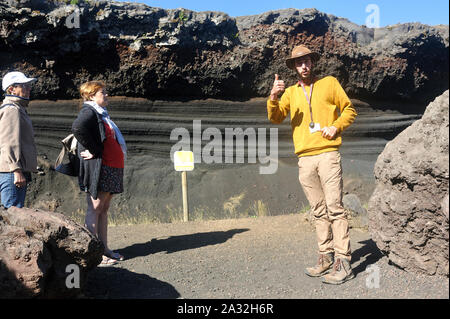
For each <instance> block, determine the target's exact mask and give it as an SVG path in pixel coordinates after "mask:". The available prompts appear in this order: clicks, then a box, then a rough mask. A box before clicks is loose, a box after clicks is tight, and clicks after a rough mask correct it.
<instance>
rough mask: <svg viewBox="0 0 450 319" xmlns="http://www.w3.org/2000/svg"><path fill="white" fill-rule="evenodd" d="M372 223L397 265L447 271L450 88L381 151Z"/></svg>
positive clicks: (375, 235) (431, 271)
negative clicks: (420, 117)
mask: <svg viewBox="0 0 450 319" xmlns="http://www.w3.org/2000/svg"><path fill="white" fill-rule="evenodd" d="M375 178H376V182H377V185H376V188H375V191H374V193H373V195H372V197H371V198H370V201H369V209H368V211H369V219H370V220H369V228H370V231H371V233H372V238H373V240H374V241H375V242H376V244H377V246H378V247H379V248H380V250H382V251H383V252H384V253H386V254H387V255H388V257H389V259H390V260H391V261H392V262H393V263H394V264H396V265H398V266H400V267H401V268H404V269H406V270H409V271H419V272H423V273H426V274H429V275H434V274H439V275H447V276H448V274H449V265H448V257H449V227H448V189H449V91H446V92H445V93H444V94H443V95H441V96H439V97H438V98H436V99H435V100H434V101H433V102H432V103H430V105H429V106H428V107H427V109H426V111H425V113H424V115H423V117H422V119H421V120H418V121H416V122H415V123H414V124H412V125H411V126H410V127H409V128H407V129H406V130H404V131H403V132H402V133H400V134H399V135H398V136H397V137H396V138H395V139H394V140H392V141H391V142H389V143H388V144H387V145H386V148H385V149H384V151H383V152H382V153H381V155H380V156H379V157H378V160H377V162H376V164H375Z"/></svg>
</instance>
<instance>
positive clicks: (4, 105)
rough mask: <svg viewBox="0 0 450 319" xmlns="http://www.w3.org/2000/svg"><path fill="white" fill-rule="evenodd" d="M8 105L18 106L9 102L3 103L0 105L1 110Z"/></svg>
mask: <svg viewBox="0 0 450 319" xmlns="http://www.w3.org/2000/svg"><path fill="white" fill-rule="evenodd" d="M8 105H12V106H16V105H15V104H12V103H7V104H3V105H2V106H0V110H1V109H2V108H4V107H6V106H8Z"/></svg>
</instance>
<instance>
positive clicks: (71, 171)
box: [55, 134, 80, 176]
mask: <svg viewBox="0 0 450 319" xmlns="http://www.w3.org/2000/svg"><path fill="white" fill-rule="evenodd" d="M61 143H62V145H63V147H62V149H61V152H60V153H59V155H58V158H57V159H56V161H55V171H57V172H59V173H62V174H65V175H69V176H78V173H79V171H80V159H79V158H78V156H77V143H78V142H77V139H76V138H75V136H74V135H73V134H69V135H68V136H66V137H65V138H64V139H62V140H61ZM66 154H67V156H68V158H69V162H68V163H67V164H63V160H64V157H65V156H66Z"/></svg>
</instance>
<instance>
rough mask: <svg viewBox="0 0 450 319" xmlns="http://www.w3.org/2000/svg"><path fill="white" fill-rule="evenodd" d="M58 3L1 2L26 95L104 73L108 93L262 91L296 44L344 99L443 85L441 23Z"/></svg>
mask: <svg viewBox="0 0 450 319" xmlns="http://www.w3.org/2000/svg"><path fill="white" fill-rule="evenodd" d="M60 3H61V2H60ZM60 3H59V4H58V1H53V2H52V1H40V0H21V1H16V0H11V1H9V4H8V2H6V3H4V2H2V3H0V21H1V22H0V23H1V25H0V71H1V73H4V72H5V71H7V70H9V69H11V68H16V69H21V70H23V71H26V72H27V73H29V74H32V75H33V76H38V77H39V82H38V83H37V84H36V90H34V94H35V97H36V98H74V97H75V98H78V93H77V86H78V85H79V84H80V83H81V82H82V81H86V80H88V79H103V80H105V81H106V82H107V83H108V85H109V91H110V94H111V95H123V96H133V97H145V98H149V99H156V98H161V97H165V98H166V97H169V98H170V97H175V98H180V97H191V98H206V97H213V98H227V99H229V98H249V97H262V96H267V95H268V92H269V91H270V86H271V84H272V82H273V75H274V74H275V73H278V74H280V76H281V77H282V78H283V79H285V80H287V81H288V82H293V81H294V80H295V78H294V77H295V75H294V74H292V72H290V71H289V70H287V69H286V67H285V65H284V60H285V58H286V56H288V55H289V53H290V50H291V49H292V47H293V46H294V45H296V44H299V43H304V44H307V45H308V46H310V47H311V48H312V49H314V50H316V51H318V52H319V53H321V54H322V56H323V59H321V61H320V63H319V65H318V71H319V73H320V74H322V75H329V74H331V75H334V76H336V77H338V78H339V80H340V81H341V83H342V84H343V85H344V87H345V89H346V90H347V92H348V93H349V94H350V95H351V97H354V98H364V99H367V98H371V99H382V100H387V99H389V100H392V99H396V100H406V101H411V102H414V103H415V104H417V103H418V104H421V102H424V101H425V102H426V103H422V105H427V103H428V102H429V101H430V100H431V99H433V98H434V97H435V96H437V95H438V94H441V93H442V92H443V91H444V90H446V89H448V66H449V50H448V26H434V27H431V26H426V25H421V24H418V23H409V24H401V25H394V26H390V27H385V28H378V29H372V28H366V27H365V26H359V25H356V24H354V23H351V22H350V21H348V20H347V19H342V18H338V17H335V16H332V15H327V14H325V13H322V12H319V11H317V10H315V9H303V10H297V9H285V10H279V11H271V12H267V13H264V14H261V15H255V16H245V17H238V18H232V17H229V16H228V15H227V14H225V13H220V12H193V11H189V10H185V9H175V10H164V9H160V8H152V7H148V6H146V5H144V4H138V3H119V2H113V1H89V2H88V3H87V2H86V1H83V0H79V1H78V5H77V6H75V5H69V6H67V5H61V4H60ZM437 66H439V67H437ZM422 111H423V109H422Z"/></svg>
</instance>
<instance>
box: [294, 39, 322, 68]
mask: <svg viewBox="0 0 450 319" xmlns="http://www.w3.org/2000/svg"><path fill="white" fill-rule="evenodd" d="M305 55H309V56H311V60H312V61H313V62H316V61H317V60H319V58H320V55H319V53H317V52H313V51H311V50H310V49H308V48H307V47H305V46H304V45H298V46H296V47H295V48H294V49H293V50H292V53H291V57H290V58H287V59H286V65H287V67H288V68H289V69H292V70H294V69H295V66H294V61H295V59H297V58H300V57H302V56H305Z"/></svg>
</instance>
